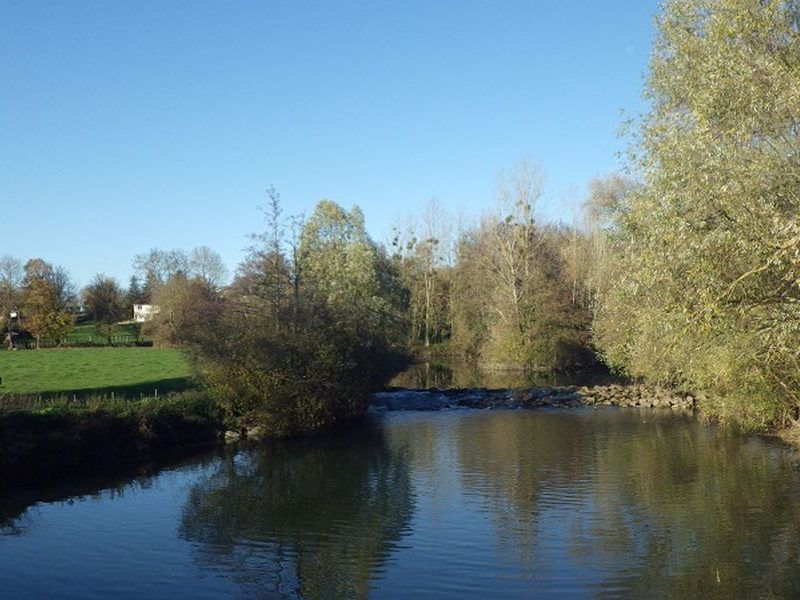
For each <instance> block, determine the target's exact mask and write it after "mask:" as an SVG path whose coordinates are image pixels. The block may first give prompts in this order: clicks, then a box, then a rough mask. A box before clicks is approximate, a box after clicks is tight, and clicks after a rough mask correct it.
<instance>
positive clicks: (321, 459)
mask: <svg viewBox="0 0 800 600" xmlns="http://www.w3.org/2000/svg"><path fill="white" fill-rule="evenodd" d="M412 512H413V495H412V491H411V484H410V478H409V465H408V460H407V457H406V456H405V455H404V453H403V452H402V451H392V450H391V449H390V448H388V447H387V445H386V443H385V440H384V437H383V435H382V433H381V431H380V429H377V428H373V427H367V428H366V429H361V430H357V431H354V430H350V431H348V432H347V433H346V434H342V435H336V436H331V437H328V438H326V439H322V440H320V439H316V440H312V441H307V442H295V443H289V444H273V445H270V446H266V447H263V448H261V449H259V450H257V451H250V452H242V453H238V454H231V455H230V456H229V457H228V458H227V460H225V461H223V462H221V463H220V465H219V467H218V468H217V469H216V470H215V471H214V472H213V473H211V474H209V475H208V476H206V477H204V478H203V479H202V480H201V481H200V482H198V483H197V484H195V485H194V486H192V488H191V490H190V492H189V496H188V500H187V502H186V505H185V508H184V511H183V517H182V520H181V525H180V535H181V536H182V537H184V538H185V539H187V540H190V541H192V542H195V551H196V559H197V561H198V562H199V563H201V564H202V565H203V566H205V567H211V568H214V569H217V570H221V571H223V572H225V573H226V574H227V575H228V576H230V577H232V578H234V579H235V580H236V581H237V583H238V585H239V586H240V587H241V589H242V591H243V593H245V594H246V595H247V596H248V597H249V596H252V595H256V596H261V595H266V596H269V595H271V594H275V595H299V596H303V597H306V598H333V597H345V596H346V597H365V596H366V595H367V594H368V592H369V591H370V582H371V581H372V579H373V578H374V577H376V576H377V575H378V574H379V573H380V571H381V570H382V569H383V568H384V567H385V564H386V560H387V558H388V557H389V555H390V553H391V551H392V549H393V548H395V547H396V546H397V543H398V542H399V540H400V539H401V537H402V536H403V535H404V533H406V532H407V531H408V527H409V523H410V520H411V515H412Z"/></svg>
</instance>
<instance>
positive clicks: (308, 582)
mask: <svg viewBox="0 0 800 600" xmlns="http://www.w3.org/2000/svg"><path fill="white" fill-rule="evenodd" d="M381 419H382V420H381V421H380V422H381V423H383V427H382V428H377V429H376V430H375V431H372V430H371V429H369V428H368V429H369V431H366V432H365V431H362V432H361V433H360V434H358V435H352V434H349V435H347V436H340V437H338V438H336V437H334V438H327V439H322V440H317V441H313V442H308V441H306V442H296V443H291V444H288V445H281V444H275V445H272V446H267V447H264V448H262V449H261V450H259V451H257V452H246V453H240V454H237V455H232V456H230V457H228V458H226V457H225V453H221V455H220V456H217V457H214V456H209V457H205V458H200V459H197V461H195V462H194V463H191V464H189V465H188V466H183V467H180V468H176V469H173V470H169V471H164V472H162V473H161V474H159V475H157V476H155V477H153V478H149V479H142V480H140V481H138V482H134V483H131V484H129V485H123V486H121V487H120V488H119V490H118V491H108V490H107V491H103V492H100V493H97V494H96V495H95V496H94V497H90V496H83V497H80V498H77V499H75V500H74V502H73V501H70V502H55V503H49V504H45V503H41V504H38V505H35V506H31V507H30V508H28V509H27V511H26V512H24V513H23V514H21V515H18V516H17V518H15V519H11V520H10V522H11V523H12V525H16V528H15V527H6V529H4V530H3V533H2V534H0V589H2V590H4V593H8V594H9V596H7V597H76V598H77V597H80V598H86V597H96V598H102V597H109V596H112V595H113V596H114V597H127V598H141V597H153V598H158V597H166V596H171V597H175V596H178V597H193V598H220V597H230V596H246V597H252V596H264V597H270V596H274V595H275V594H276V593H280V594H283V595H287V594H291V593H293V592H304V593H305V594H306V595H308V596H312V597H335V596H338V595H347V596H354V595H355V596H359V595H364V594H366V593H367V592H368V591H370V590H371V592H372V593H373V594H374V595H376V596H380V597H410V596H413V597H420V596H426V595H427V596H429V597H442V596H451V597H464V596H472V597H481V598H485V597H497V596H501V595H502V596H506V597H507V596H516V597H528V596H530V595H534V594H541V595H550V594H555V593H560V594H566V595H577V596H585V595H601V596H603V595H611V596H614V595H619V594H624V595H633V596H642V595H645V596H654V595H655V596H664V595H667V596H670V595H671V596H674V597H681V596H682V597H687V596H699V595H701V596H709V595H710V596H725V595H728V596H730V595H734V596H735V595H751V596H752V595H759V594H761V593H764V594H774V595H777V596H792V595H796V593H797V592H798V591H799V590H800V575H799V574H798V572H797V571H798V569H797V568H796V567H797V565H798V559H800V476H798V474H797V473H796V472H795V471H793V469H792V468H791V464H792V461H793V460H795V455H794V453H793V452H792V451H790V450H787V449H785V448H783V447H781V446H778V445H775V444H769V443H765V442H763V441H760V440H758V439H753V438H749V439H748V438H736V437H733V436H729V435H725V434H722V433H719V432H713V431H711V430H708V429H705V428H703V427H701V426H700V425H699V424H697V423H696V422H694V421H691V420H689V419H686V418H683V417H677V416H670V415H662V416H656V415H655V413H652V412H650V411H640V412H637V411H635V410H631V411H621V410H614V409H608V410H606V409H598V410H592V409H586V410H580V409H579V410H573V411H559V410H551V411H537V412H533V411H443V412H435V413H415V412H408V413H403V412H399V413H391V414H388V415H384V416H382V417H381ZM8 505H9V503H8V502H3V501H2V500H0V514H2V511H3V510H7V509H6V508H5V507H6V506H8ZM17 512H19V511H17ZM6 520H7V521H8V519H6Z"/></svg>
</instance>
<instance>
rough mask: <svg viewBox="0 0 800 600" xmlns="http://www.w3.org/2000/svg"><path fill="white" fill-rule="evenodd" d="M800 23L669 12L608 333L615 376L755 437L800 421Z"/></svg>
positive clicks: (780, 8)
mask: <svg viewBox="0 0 800 600" xmlns="http://www.w3.org/2000/svg"><path fill="white" fill-rule="evenodd" d="M799 26H800V19H799V18H798V5H797V3H796V2H784V1H779V0H765V1H763V2H750V1H746V0H671V1H669V2H667V3H666V4H665V5H664V10H663V13H662V15H661V16H660V17H659V19H658V36H657V39H656V42H655V48H654V52H653V55H652V61H651V66H650V74H649V79H648V85H647V96H648V98H649V100H650V103H651V109H650V111H649V112H648V113H647V114H646V115H645V116H644V118H643V119H642V121H641V123H640V125H639V128H638V130H637V137H636V138H635V140H634V142H635V144H634V147H633V152H632V164H633V167H634V170H635V171H636V172H637V173H639V174H640V175H641V178H642V186H641V187H640V188H639V189H637V190H636V191H634V192H633V193H631V194H630V195H629V196H628V197H627V204H626V207H625V211H624V213H623V214H622V215H620V216H619V218H615V224H614V227H615V228H616V230H617V238H618V240H619V241H618V244H620V245H621V246H622V247H623V248H624V251H623V252H620V253H619V254H618V255H617V260H616V261H615V264H614V265H612V266H611V267H610V269H611V272H612V275H613V279H612V281H611V283H610V284H609V285H608V287H607V289H608V292H607V294H606V297H605V298H604V299H603V300H602V303H601V306H600V310H599V313H598V318H597V320H596V324H595V331H596V333H597V341H598V344H599V345H600V347H601V349H602V351H603V354H604V356H605V357H606V359H607V360H608V361H609V362H610V363H611V364H613V365H615V366H617V367H619V368H622V369H624V370H626V371H627V372H629V373H630V374H632V375H634V376H642V377H647V378H649V379H652V380H657V381H663V382H669V383H672V384H675V385H684V386H687V387H692V388H695V389H698V390H701V391H706V392H709V394H710V395H711V396H712V398H717V400H709V401H707V402H705V403H704V407H705V409H706V410H707V411H708V412H709V413H710V414H714V415H716V416H718V417H720V418H722V419H723V420H735V421H739V422H744V423H745V424H746V425H747V426H749V427H758V428H768V427H774V426H778V425H782V424H785V423H788V422H789V421H790V420H791V419H793V418H794V417H796V415H797V411H798V409H799V408H800V396H799V395H798V391H797V390H800V362H799V360H800V345H799V344H798V340H799V339H800V280H799V279H798V277H797V273H798V271H800V218H799V217H798V215H800V169H798V166H799V164H800V138H799V135H800V129H798V125H797V124H798V122H800V103H798V100H797V99H798V98H799V97H800V33H798V31H799ZM621 315H626V318H625V319H624V320H620V316H621Z"/></svg>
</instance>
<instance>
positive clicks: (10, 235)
mask: <svg viewBox="0 0 800 600" xmlns="http://www.w3.org/2000/svg"><path fill="white" fill-rule="evenodd" d="M656 10H657V2H656V1H655V0H616V1H611V0H609V1H603V2H598V1H596V0H569V1H565V2H539V1H535V0H527V1H521V2H510V1H508V2H506V1H484V2H467V1H464V2H448V1H444V0H435V1H431V0H427V1H420V2H412V1H406V0H404V1H402V2H399V1H398V2H382V1H371V2H366V1H362V2H348V1H336V2H331V1H323V2H299V1H291V2H290V1H285V2H277V1H276V2H253V3H246V2H229V3H228V2H214V3H210V2H209V3H206V2H172V1H170V2H163V1H160V0H159V1H156V2H90V1H83V2H36V1H31V0H23V1H21V2H17V1H15V0H4V1H3V2H2V3H0V210H1V211H2V216H0V222H2V224H3V227H2V232H1V233H0V254H5V253H11V254H14V255H16V256H19V257H20V258H30V257H33V256H41V257H42V258H45V259H46V260H49V261H52V262H54V263H57V264H62V265H64V266H65V267H67V269H68V270H69V271H70V272H71V273H72V275H73V277H74V278H75V279H76V280H77V282H78V283H79V284H81V285H83V284H85V283H87V282H88V280H89V279H90V277H91V276H92V275H93V274H94V273H97V272H104V273H106V274H109V275H114V276H116V277H118V278H120V279H121V280H123V283H124V282H125V280H126V279H127V278H128V276H129V275H130V273H131V268H130V263H131V258H132V256H133V255H134V254H136V253H138V252H143V251H146V250H147V249H149V248H150V247H153V246H159V247H164V248H173V247H182V248H187V249H188V248H191V247H193V246H195V245H199V244H207V245H209V246H211V247H212V248H215V249H216V250H218V251H219V252H220V253H221V254H222V256H223V258H224V259H225V261H226V262H227V263H228V264H229V266H231V267H233V266H234V265H235V264H236V263H237V262H238V261H239V259H240V258H241V249H242V248H243V247H245V246H246V245H247V240H246V234H247V233H249V232H253V231H256V230H258V229H259V228H260V227H261V223H260V220H259V214H258V212H257V210H256V206H257V205H258V204H259V203H260V202H261V201H262V199H263V192H264V189H265V188H267V187H268V186H269V185H270V184H274V185H275V186H276V187H277V188H278V189H279V190H280V191H281V193H282V195H283V198H284V200H285V203H286V208H287V210H288V211H289V212H299V211H305V212H307V213H308V212H310V211H311V209H312V208H313V206H314V204H315V203H316V201H318V200H319V199H321V198H323V197H325V198H330V199H332V200H335V201H337V202H339V203H341V204H343V205H345V206H350V205H352V204H358V205H360V206H361V207H362V208H363V209H364V212H365V214H366V218H367V225H368V228H369V230H370V232H371V233H372V235H373V237H375V238H376V239H378V240H384V239H386V238H388V235H389V232H390V230H391V226H392V225H393V224H394V223H395V222H397V221H398V220H399V219H400V218H402V217H403V216H404V215H407V214H409V213H414V212H415V211H419V210H421V208H422V207H423V206H424V204H425V202H426V201H427V199H428V198H430V197H433V196H435V197H437V198H438V199H439V200H440V201H441V202H442V203H443V204H444V205H445V206H446V207H448V208H450V209H453V210H455V209H458V208H462V209H465V210H467V211H468V212H471V213H479V212H481V211H482V210H483V209H484V208H485V207H486V206H487V205H488V204H489V203H490V202H491V199H492V196H493V190H494V185H495V180H496V174H497V172H498V171H499V170H500V169H503V168H505V167H509V166H511V165H513V164H514V163H515V162H517V161H518V160H519V159H521V158H523V157H529V158H531V159H533V160H535V161H537V162H538V163H539V164H540V165H541V166H542V168H543V169H544V171H545V172H546V174H547V202H548V208H547V210H548V211H549V213H550V214H551V215H553V216H555V217H558V216H559V215H562V214H567V211H568V209H567V207H566V204H568V203H569V201H574V200H575V199H576V198H577V197H579V196H580V195H581V194H582V193H583V190H584V189H585V186H586V184H587V183H588V181H589V180H590V179H591V178H592V177H594V176H595V175H598V174H603V173H607V172H609V171H612V170H615V169H617V168H619V166H620V165H619V161H618V159H617V157H616V153H617V151H618V150H620V149H621V148H622V147H623V142H622V141H620V140H619V139H618V138H617V137H616V132H617V129H618V126H619V124H620V121H621V116H620V109H625V110H627V111H629V112H631V113H637V112H640V111H641V110H642V108H643V103H642V100H641V90H642V84H643V76H644V73H645V69H646V65H647V60H648V56H649V52H650V43H651V39H652V35H653V22H652V19H653V15H654V14H655V12H656Z"/></svg>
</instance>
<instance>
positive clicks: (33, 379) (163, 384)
mask: <svg viewBox="0 0 800 600" xmlns="http://www.w3.org/2000/svg"><path fill="white" fill-rule="evenodd" d="M0 377H2V378H3V382H2V386H0V395H3V394H12V395H13V394H32V395H35V394H41V395H59V394H62V395H73V394H75V395H86V394H110V393H112V392H114V393H115V395H120V396H125V397H138V396H139V395H141V394H145V395H148V394H149V395H152V394H153V392H154V390H156V389H158V392H159V394H161V393H166V392H169V391H178V390H182V389H186V388H188V387H189V386H190V385H191V368H190V366H189V363H188V362H187V360H186V358H185V357H184V355H183V354H182V353H181V351H180V350H174V349H164V348H64V349H57V348H55V349H46V350H18V351H2V352H0Z"/></svg>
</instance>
